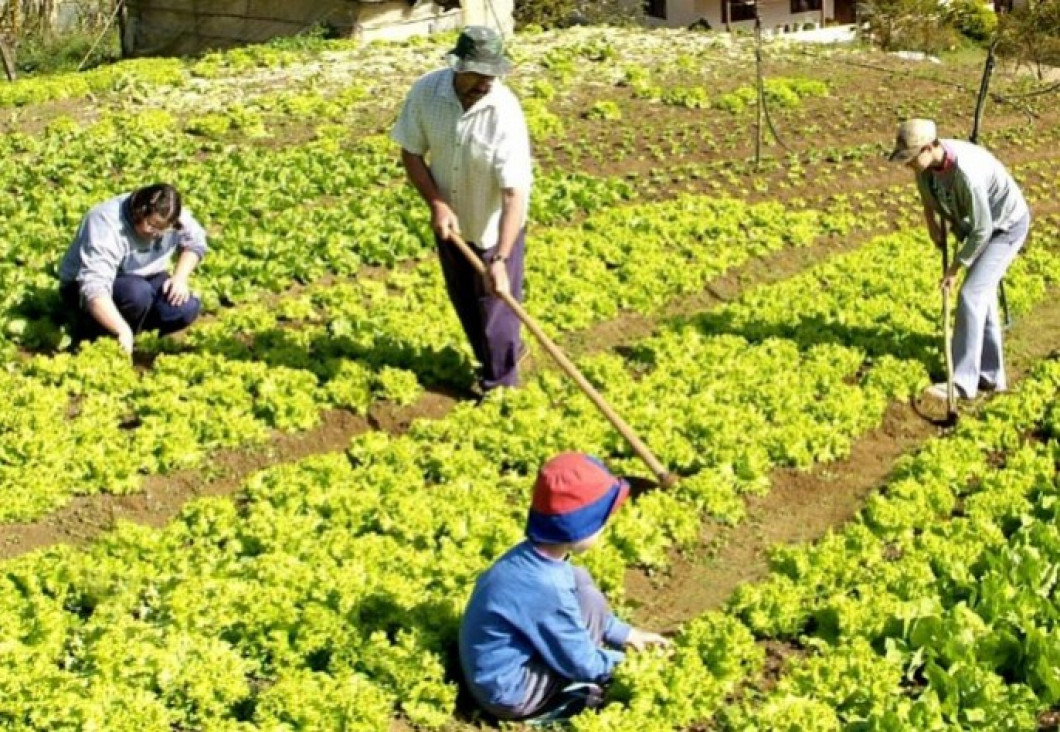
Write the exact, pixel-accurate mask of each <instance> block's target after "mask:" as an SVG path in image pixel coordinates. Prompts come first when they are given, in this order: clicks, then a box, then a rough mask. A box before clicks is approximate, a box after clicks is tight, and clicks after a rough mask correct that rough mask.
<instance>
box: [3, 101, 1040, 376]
mask: <svg viewBox="0 0 1060 732" xmlns="http://www.w3.org/2000/svg"><path fill="white" fill-rule="evenodd" d="M174 124H175V122H174V119H173V117H172V116H171V115H169V114H167V113H165V112H161V111H155V112H143V113H139V114H132V115H130V114H125V113H122V114H116V115H111V116H108V117H106V118H105V119H103V120H101V121H99V122H97V123H95V124H93V125H91V126H90V127H88V128H84V129H82V128H78V127H69V126H66V125H64V124H62V123H55V124H53V125H52V127H51V128H50V129H49V130H48V131H47V132H46V133H45V134H43V135H41V136H36V137H34V136H30V135H27V134H10V135H4V136H0V154H2V155H3V156H4V157H5V158H10V159H11V160H12V161H14V162H15V163H16V164H14V165H9V166H3V167H2V168H0V185H3V186H4V187H5V188H9V189H10V190H17V191H19V192H20V195H19V196H12V197H8V198H6V199H5V200H4V201H0V283H2V284H3V287H2V288H0V289H2V294H0V346H2V347H3V350H4V351H5V352H6V353H7V354H9V355H10V354H11V353H13V351H14V349H15V348H16V347H18V346H21V347H24V348H30V349H41V348H45V349H48V348H55V347H59V346H62V345H64V344H65V343H66V342H67V339H65V337H64V335H65V330H64V328H63V326H62V322H63V317H62V308H61V304H60V303H59V299H58V294H57V292H56V287H55V271H56V267H57V263H58V261H59V259H60V258H61V255H62V252H63V251H64V250H65V247H66V246H67V244H68V242H69V240H70V238H71V236H72V232H73V231H75V230H76V227H77V224H78V222H79V220H80V218H81V217H82V216H83V215H84V213H85V212H86V211H87V210H88V209H89V208H91V207H92V206H93V205H95V204H96V203H98V202H100V201H102V200H104V199H106V198H107V197H109V196H111V195H113V194H115V192H117V191H120V190H130V189H132V188H135V187H136V186H138V185H142V184H143V183H144V182H145V181H148V180H152V179H154V178H165V179H168V180H170V181H172V182H173V183H175V184H176V185H177V186H178V187H179V188H180V189H181V190H183V191H184V192H185V195H186V197H187V199H188V206H189V208H190V209H191V210H192V211H193V212H194V213H195V214H196V215H197V216H198V217H199V218H200V219H201V220H202V221H203V222H204V223H206V224H207V225H208V227H209V229H210V231H211V234H212V236H211V247H212V251H211V253H210V254H209V258H208V261H207V262H205V263H204V265H203V266H202V267H201V268H200V271H199V272H198V273H197V275H196V278H195V287H196V289H197V290H198V291H199V292H200V294H201V295H202V297H203V299H204V302H205V305H206V307H207V311H208V312H216V311H217V310H218V309H219V308H220V307H221V306H229V305H232V304H236V303H240V302H247V301H249V300H252V299H254V298H256V297H258V296H260V295H261V294H262V293H263V292H280V291H284V290H286V289H288V288H290V287H291V286H292V285H294V284H298V283H307V282H314V281H317V280H320V279H321V278H324V277H326V276H329V275H330V276H338V277H351V276H355V275H357V274H358V273H360V272H361V271H362V270H363V268H364V267H366V266H392V265H394V264H395V263H397V262H400V261H403V260H407V259H410V258H422V257H424V256H425V255H427V254H428V252H429V249H430V247H431V246H432V238H431V236H430V232H429V228H428V223H427V212H426V209H425V207H424V206H423V205H422V204H421V203H420V202H419V200H418V199H417V196H416V194H415V192H414V191H413V189H412V188H411V187H410V186H408V185H406V184H405V182H404V174H403V171H402V170H401V168H400V165H399V164H398V161H397V156H396V155H395V151H394V148H393V145H392V144H391V143H389V142H388V140H387V139H386V137H385V136H383V135H374V136H373V135H369V136H366V137H360V138H358V139H356V140H352V139H351V138H350V137H349V132H348V130H345V129H343V128H336V129H334V130H332V131H331V132H330V133H328V134H326V135H324V136H323V137H321V138H320V139H316V140H314V141H311V142H307V143H304V144H299V145H294V146H290V147H285V148H281V149H268V148H262V147H255V146H246V145H244V146H237V147H232V146H230V145H227V144H224V143H206V144H205V145H204V144H203V143H202V142H201V141H198V140H195V139H193V138H189V137H188V136H187V135H184V134H182V133H181V132H180V131H179V130H178V129H176V128H175V126H174ZM1057 129H1060V128H1057ZM1057 134H1060V133H1057ZM1050 139H1053V138H1047V139H1043V140H1042V141H1041V144H1047V143H1048V141H1049V140H1050ZM237 150H238V154H236V151H237ZM803 163H806V164H805V165H803V164H800V162H799V160H798V158H792V159H791V160H789V161H788V165H789V168H790V170H791V171H796V170H801V171H803V174H802V175H798V176H794V175H792V176H788V177H787V178H786V179H785V180H782V181H780V182H779V183H778V184H777V185H778V188H780V189H784V190H785V193H786V194H787V196H788V197H790V198H791V199H792V201H793V204H792V205H796V204H797V203H805V202H806V201H807V199H811V200H815V201H816V202H817V203H818V204H819V205H821V206H824V207H831V206H836V207H838V209H839V210H840V212H849V213H851V214H853V215H854V216H856V217H858V218H859V219H861V221H862V223H863V225H864V227H865V228H870V227H871V226H872V225H878V224H879V223H880V222H881V221H882V220H883V219H885V218H886V217H887V216H888V215H889V214H890V213H891V212H892V211H893V210H895V209H898V208H904V209H907V208H908V207H906V206H901V205H900V204H899V203H898V201H896V200H883V199H881V198H880V195H879V192H878V191H873V192H872V193H858V192H857V191H854V192H853V195H852V197H851V198H850V199H849V200H848V201H844V200H843V199H842V198H839V199H837V200H836V201H835V202H829V201H821V200H819V199H820V198H821V190H820V189H819V188H817V187H816V186H817V185H818V184H817V183H814V182H813V180H811V177H813V176H810V175H808V171H809V170H810V169H811V168H812V169H813V170H814V171H816V172H815V176H816V177H817V178H819V177H820V176H821V175H824V173H825V168H824V167H822V166H819V165H810V164H808V161H803ZM828 169H829V170H830V169H831V168H828ZM746 172H747V171H745V170H743V165H742V164H740V163H735V162H733V161H719V162H715V163H698V164H697V163H689V162H687V161H684V160H682V159H680V158H675V159H674V160H673V161H672V163H670V164H667V165H664V166H662V167H661V168H659V169H657V170H653V171H651V172H650V173H646V174H644V175H643V176H637V177H633V178H628V179H625V180H624V179H622V178H619V177H611V178H596V177H592V176H589V175H585V174H582V173H577V172H560V171H553V172H548V171H545V172H543V173H541V174H539V176H538V182H537V184H536V187H535V194H534V196H533V199H532V210H531V219H532V221H533V222H534V225H535V226H550V225H555V224H558V223H563V222H570V221H572V220H576V219H579V218H581V217H583V216H585V215H587V214H591V213H593V212H594V211H599V210H603V209H606V208H609V207H612V206H615V205H616V204H619V203H621V202H624V201H628V200H630V199H632V198H634V197H636V198H638V199H639V198H643V197H645V196H649V197H651V198H660V197H661V198H668V197H670V196H672V195H673V191H674V190H681V188H682V187H686V188H689V189H692V190H697V191H699V192H701V193H702V192H704V191H706V192H718V193H722V194H723V195H726V196H733V197H742V196H745V195H751V194H756V193H758V192H759V188H760V186H759V185H758V184H755V185H754V187H752V182H751V181H750V180H749V178H748V177H747V175H746ZM874 173H875V171H873V170H870V169H869V168H868V166H866V165H862V164H860V163H858V162H857V161H854V162H851V163H848V164H845V165H844V166H843V174H844V179H843V185H845V186H856V185H857V179H858V177H859V176H860V177H862V178H867V177H869V176H871V175H873V174H874ZM1016 173H1017V175H1018V176H1019V177H1020V178H1021V180H1022V181H1024V182H1025V183H1026V185H1028V186H1029V187H1030V188H1031V193H1032V194H1038V193H1040V195H1041V200H1049V198H1048V193H1049V190H1051V188H1052V187H1054V186H1055V182H1056V173H1055V170H1054V169H1052V168H1050V167H1049V165H1048V161H1047V160H1046V161H1042V160H1033V161H1029V162H1027V163H1023V164H1021V165H1019V166H1016ZM764 190H767V189H764ZM892 193H893V191H891V190H888V191H887V192H885V193H884V194H883V195H884V196H890V195H891V194H892ZM838 195H839V196H841V197H842V196H844V195H845V193H840V194H838ZM851 208H854V209H855V210H853V211H850V209H851Z"/></svg>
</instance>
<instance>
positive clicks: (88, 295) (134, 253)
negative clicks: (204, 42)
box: [59, 183, 206, 353]
mask: <svg viewBox="0 0 1060 732" xmlns="http://www.w3.org/2000/svg"><path fill="white" fill-rule="evenodd" d="M174 254H176V255H177V261H176V266H175V267H174V268H173V273H172V274H170V273H169V267H170V264H171V261H172V259H173V255H174ZM205 255H206V232H205V231H204V229H203V228H202V226H200V225H199V223H198V222H197V221H196V220H195V219H194V217H193V216H192V215H191V213H190V212H188V211H187V210H186V209H183V208H182V206H181V198H180V193H178V192H177V190H176V189H175V188H174V187H173V186H171V185H169V184H167V183H155V184H153V185H149V186H146V187H144V188H140V189H138V190H136V191H133V192H132V193H124V194H122V195H119V196H116V197H114V198H111V199H110V200H108V201H104V202H103V203H101V204H99V205H97V206H95V207H94V208H92V209H91V210H90V211H89V212H88V213H87V214H86V215H85V217H84V219H82V221H81V226H80V227H79V228H78V230H77V235H76V236H75V237H74V241H73V243H71V244H70V247H69V249H67V251H66V255H65V256H64V257H63V260H62V263H61V264H60V266H59V293H60V295H61V296H62V299H63V302H64V304H65V306H66V307H67V309H68V310H69V315H70V316H71V320H72V321H73V322H74V329H75V334H74V336H75V340H92V339H95V338H98V337H101V336H112V337H115V338H117V339H118V343H119V344H120V345H121V347H122V349H123V350H124V351H125V352H126V353H132V350H133V340H134V339H135V337H136V336H137V335H138V334H139V333H140V332H142V331H145V330H155V331H158V332H159V333H160V334H162V335H166V334H168V333H173V332H175V331H178V330H182V329H184V328H187V327H188V326H189V325H191V324H192V323H193V322H194V321H195V319H196V318H197V317H198V316H199V311H200V310H201V308H202V303H201V302H200V301H199V299H198V298H197V297H195V296H194V295H192V294H191V290H190V289H189V284H188V281H189V279H190V278H191V273H192V272H193V271H194V270H195V267H196V266H197V265H198V264H199V262H200V261H202V258H203V257H204V256H205Z"/></svg>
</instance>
